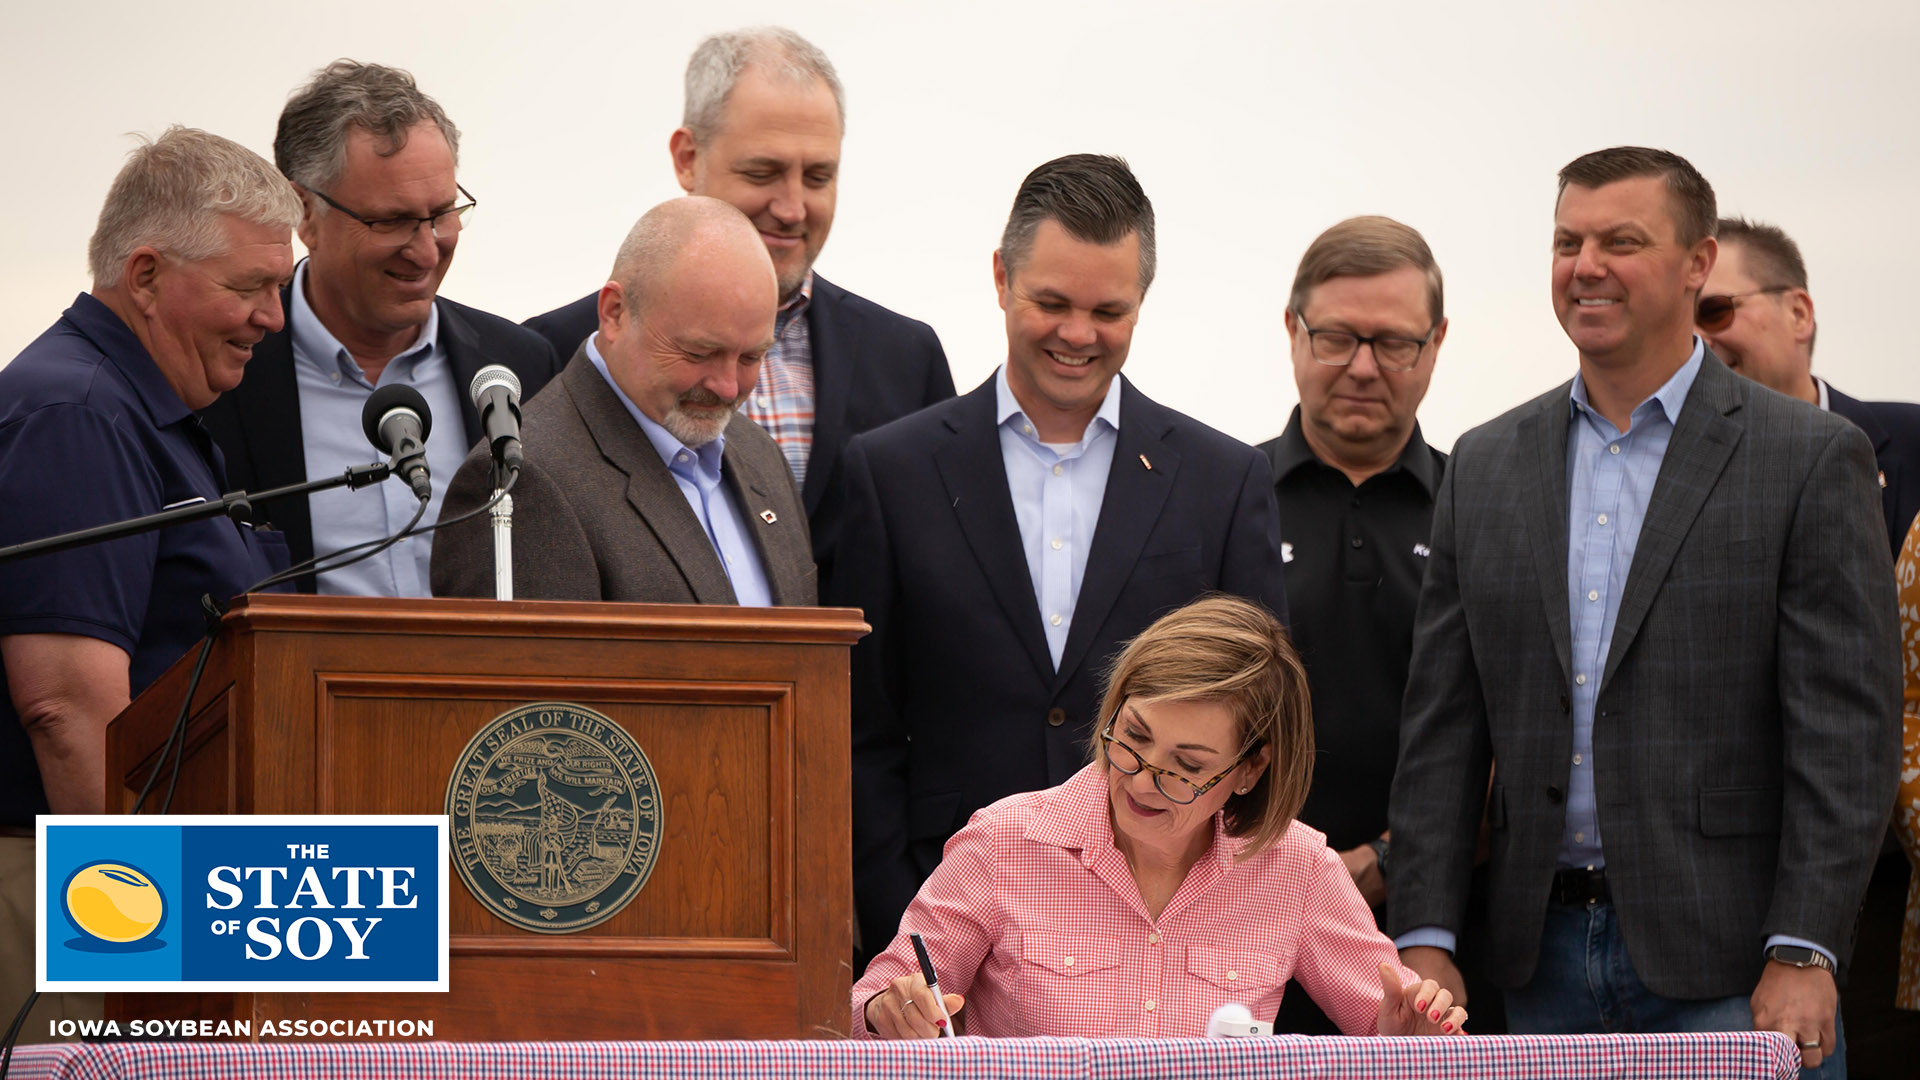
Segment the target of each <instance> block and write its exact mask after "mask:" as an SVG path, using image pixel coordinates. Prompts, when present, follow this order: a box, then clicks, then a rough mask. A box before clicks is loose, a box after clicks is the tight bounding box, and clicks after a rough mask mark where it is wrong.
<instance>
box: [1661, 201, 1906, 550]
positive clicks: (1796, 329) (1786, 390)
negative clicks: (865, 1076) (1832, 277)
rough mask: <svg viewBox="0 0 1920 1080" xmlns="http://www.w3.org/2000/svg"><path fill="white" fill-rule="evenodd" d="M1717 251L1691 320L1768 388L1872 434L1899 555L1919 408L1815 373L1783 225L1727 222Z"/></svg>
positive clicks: (1800, 278) (1797, 266)
mask: <svg viewBox="0 0 1920 1080" xmlns="http://www.w3.org/2000/svg"><path fill="white" fill-rule="evenodd" d="M1718 235H1719V239H1720V258H1719V261H1717V262H1715V263H1714V264H1713V274H1712V276H1711V277H1709V278H1707V287H1706V289H1705V290H1704V291H1702V292H1701V294H1700V303H1699V305H1698V309H1697V310H1696V311H1695V318H1694V324H1695V325H1696V326H1698V327H1699V329H1700V333H1701V334H1702V335H1703V336H1705V337H1706V339H1707V344H1709V345H1711V346H1712V347H1713V351H1714V354H1715V355H1716V356H1719V357H1720V358H1721V359H1722V360H1725V361H1726V362H1727V366H1728V367H1730V368H1732V369H1733V370H1735V371H1737V372H1739V373H1740V374H1742V375H1745V376H1746V377H1747V378H1749V379H1752V380H1753V381H1754V382H1757V383H1759V384H1760V385H1762V386H1765V387H1769V388H1771V389H1774V390H1778V391H1780V392H1781V393H1783V394H1785V395H1787V396H1788V397H1797V398H1799V399H1800V400H1802V401H1805V402H1807V403H1808V404H1811V405H1818V406H1819V407H1820V408H1822V409H1825V410H1827V411H1829V412H1835V413H1839V414H1840V415H1841V416H1844V417H1846V418H1847V419H1849V420H1851V421H1853V422H1854V424H1855V425H1856V426H1857V427H1859V428H1860V430H1862V431H1864V432H1866V433H1867V438H1869V439H1872V440H1873V454H1874V457H1875V458H1876V459H1877V463H1878V466H1879V482H1880V509H1881V511H1882V512H1883V513H1884V514H1885V515H1886V519H1887V541H1888V544H1889V545H1890V547H1891V549H1892V550H1893V551H1894V552H1895V553H1896V554H1897V553H1898V552H1899V550H1900V541H1901V540H1902V539H1903V538H1904V537H1905V536H1906V535H1907V526H1908V525H1910V524H1912V522H1913V516H1914V514H1916V513H1920V405H1914V404H1909V403H1908V402H1904V401H1856V400H1855V399H1853V398H1850V397H1848V396H1847V395H1845V394H1843V393H1841V392H1840V391H1838V390H1835V389H1834V388H1833V387H1832V386H1831V385H1829V384H1828V383H1827V381H1826V380H1825V379H1821V378H1819V377H1817V376H1815V375H1814V374H1813V339H1814V333H1815V330H1816V326H1815V322H1814V317H1813V294H1811V293H1809V292H1808V291H1807V264H1806V261H1805V260H1804V259H1802V258H1801V257H1800V245H1799V244H1796V243H1794V242H1793V238H1792V237H1790V236H1788V235H1787V234H1786V233H1785V232H1784V231H1783V230H1781V229H1780V228H1778V227H1777V226H1773V225H1766V224H1762V223H1760V222H1756V221H1748V220H1746V219H1745V218H1721V219H1720V232H1719V234H1718Z"/></svg>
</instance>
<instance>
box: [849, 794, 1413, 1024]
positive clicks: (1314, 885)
mask: <svg viewBox="0 0 1920 1080" xmlns="http://www.w3.org/2000/svg"><path fill="white" fill-rule="evenodd" d="M1244 847H1245V841H1243V840H1240V839H1238V838H1235V837H1232V836H1229V835H1227V833H1226V830H1225V825H1224V821H1223V819H1222V817H1221V815H1218V814H1216V815H1214V820H1213V844H1212V846H1211V847H1209V848H1208V850H1207V852H1206V854H1204V855H1202V856H1201V857H1200V861H1199V862H1197V863H1195V864H1194V866H1193V868H1192V869H1191V870H1189V871H1188V872H1187V878H1186V880H1185V881H1184V882H1182V883H1181V886H1180V889H1179V891H1178V892H1176V893H1175V894H1174V896H1173V899H1172V901H1171V902H1169V903H1168V904H1167V907H1166V910H1165V911H1163V912H1161V914H1160V918H1159V919H1158V920H1155V919H1153V918H1151V917H1149V916H1148V914H1147V910H1146V907H1145V906H1144V905H1143V904H1142V903H1141V900H1140V892H1139V888H1138V887H1137V886H1136V885H1135V883H1134V879H1133V874H1132V872H1131V871H1130V870H1129V869H1128V867H1127V861H1126V858H1125V856H1123V855H1122V854H1121V853H1120V850H1119V849H1118V848H1116V847H1115V846H1114V842H1113V826H1112V823H1111V819H1110V818H1109V817H1108V814H1107V783H1106V775H1105V773H1104V771H1103V769H1102V768H1101V766H1099V765H1097V764H1096V765H1089V766H1087V767H1086V768H1084V769H1082V770H1080V772H1078V773H1076V774H1075V775H1074V776H1073V778H1072V779H1070V780H1068V781H1067V782H1066V783H1064V784H1062V785H1060V786H1059V787H1056V788H1050V789H1048V790H1046V791H1036V792H1029V793H1026V794H1023V795H1014V796H1010V797H1008V798H1006V799H1002V800H1000V801H999V802H997V803H994V804H993V805H992V806H989V807H987V808H986V809H984V810H981V811H980V812H978V813H976V814H974V815H973V819H972V820H971V821H970V822H968V823H967V826H966V828H964V829H961V830H960V831H959V832H958V833H956V834H954V837H953V839H951V840H949V841H947V847H946V853H945V857H944V858H943V859H942V860H941V862H940V865H939V866H938V867H937V868H935V870H934V872H933V876H932V877H930V878H928V879H927V883H926V884H925V885H924V886H922V887H921V889H920V893H919V895H918V896H915V897H914V900H913V903H912V904H911V905H910V906H909V907H908V908H907V912H906V915H905V916H904V917H903V918H902V919H901V922H900V933H899V934H897V935H896V936H895V937H894V939H893V943H892V944H891V945H890V946H888V948H887V950H886V951H885V952H884V953H881V954H880V955H878V956H876V957H874V959H873V962H872V963H871V964H869V965H868V967H867V972H866V975H865V976H864V977H862V978H861V979H860V981H859V982H858V983H857V984H856V985H855V986H854V988H853V1025H852V1031H853V1032H854V1033H855V1035H856V1037H865V1036H867V1035H868V1032H867V1027H866V1005H867V999H869V998H871V997H872V996H873V995H874V994H877V993H879V992H880V991H881V990H883V989H885V988H886V986H887V985H888V984H889V983H891V982H892V981H893V980H894V979H896V978H898V977H900V976H901V975H907V974H912V973H914V972H917V971H918V970H919V964H918V962H917V961H916V960H915V958H914V953H913V944H912V942H911V941H910V940H909V939H908V938H907V933H908V932H909V931H919V932H920V934H921V935H922V936H924V937H925V938H926V942H927V951H928V952H929V953H930V954H931V956H932V958H933V963H934V970H935V972H936V973H937V974H938V975H939V977H940V988H941V989H942V990H944V991H950V992H953V993H957V994H962V995H964V996H965V997H966V999H967V1004H966V1009H965V1011H964V1014H963V1015H964V1016H965V1017H966V1030H967V1033H968V1034H969V1035H992V1036H1030V1035H1059V1036H1076V1035H1077V1036H1093V1037H1134V1038H1154V1037H1161V1036H1192V1037H1198V1036H1200V1035H1203V1034H1205V1032H1206V1027H1207V1018H1208V1017H1209V1016H1211V1015H1212V1013H1213V1010H1214V1009H1216V1008H1218V1007H1219V1006H1221V1005H1225V1004H1228V1003H1229V1002H1238V1003H1241V1004H1244V1005H1246V1006H1247V1007H1248V1008H1250V1009H1251V1010H1252V1011H1253V1015H1254V1016H1256V1017H1271V1016H1273V1015H1274V1012H1275V1011H1276V1010H1277V1009H1278V1008H1279V1006H1280V997H1281V994H1282V992H1283V991H1284V990H1285V988H1286V983H1287V980H1288V979H1289V978H1293V979H1298V980H1299V981H1300V984H1301V985H1302V986H1304V987H1306V989H1307V992H1308V994H1310V995H1311V996H1312V997H1313V999H1314V1000H1315V1001H1316V1002H1318V1003H1319V1004H1320V1007H1321V1008H1322V1009H1324V1010H1325V1011H1326V1013H1327V1015H1328V1016H1329V1017H1331V1018H1332V1019H1333V1020H1334V1022H1335V1023H1337V1024H1339V1025H1340V1030H1341V1031H1342V1032H1344V1033H1346V1034H1348V1035H1371V1034H1374V1033H1375V1028H1376V1024H1377V1020H1378V1016H1379V1012H1380V976H1379V973H1378V971H1377V970H1376V965H1377V964H1379V963H1381V962H1382V961H1387V962H1391V963H1393V964H1395V965H1396V966H1398V965H1399V958H1398V954H1397V953H1396V952H1395V951H1394V948H1393V943H1392V942H1390V941H1388V940H1387V939H1386V937H1385V936H1384V935H1382V934H1381V933H1380V932H1379V931H1378V930H1377V929H1375V928H1374V922H1373V914H1372V912H1370V911H1368V910H1367V905H1366V902H1365V901H1363V900H1362V899H1361V898H1360V893H1359V890H1357V889H1355V888H1354V885H1353V879H1352V878H1351V877H1350V876H1348V874H1347V871H1346V868H1345V867H1344V866H1343V865H1342V864H1341V862H1340V857H1339V856H1338V855H1335V854H1334V853H1333V852H1332V851H1331V850H1330V849H1328V847H1327V845H1326V838H1325V837H1324V836H1323V835H1321V834H1320V833H1318V832H1315V831H1314V830H1313V829H1310V828H1308V827H1307V826H1305V825H1301V824H1299V823H1298V822H1295V823H1294V824H1293V825H1292V826H1291V827H1290V828H1289V829H1288V830H1287V832H1286V835H1285V836H1283V837H1282V838H1281V839H1280V841H1279V842H1278V843H1276V844H1274V845H1273V846H1272V847H1270V848H1268V849H1266V850H1265V851H1262V852H1259V853H1258V854H1256V855H1254V856H1252V857H1251V858H1249V859H1246V860H1245V861H1236V860H1235V856H1236V855H1237V854H1238V853H1239V852H1240V851H1241V850H1242V849H1243V848H1244ZM1401 978H1402V981H1403V982H1405V981H1408V980H1411V979H1414V978H1416V976H1415V975H1414V974H1413V972H1411V971H1408V970H1405V969H1402V976H1401Z"/></svg>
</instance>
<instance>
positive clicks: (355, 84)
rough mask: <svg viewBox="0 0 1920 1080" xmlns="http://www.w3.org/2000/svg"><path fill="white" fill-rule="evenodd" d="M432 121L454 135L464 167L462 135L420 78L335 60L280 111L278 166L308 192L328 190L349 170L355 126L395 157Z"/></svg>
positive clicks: (450, 144)
mask: <svg viewBox="0 0 1920 1080" xmlns="http://www.w3.org/2000/svg"><path fill="white" fill-rule="evenodd" d="M426 121H431V122H432V123H433V124H434V126H436V127H438V128H439V129H440V134H442V135H444V136H446V139H447V148H448V149H449V150H452V151H453V162H454V164H455V165H458V164H459V163H460V129H459V128H457V127H454V126H453V121H451V120H449V119H447V114H446V112H445V111H444V110H442V109H441V108H440V103H439V102H437V101H435V100H433V99H432V98H430V97H428V96H427V95H426V94H423V93H421V92H420V87H419V86H418V85H416V84H415V83H414V81H413V76H412V75H409V74H408V73H406V72H404V71H402V70H400V69H399V68H390V67H386V66H384V65H381V64H363V63H361V62H359V61H358V60H345V59H342V60H335V61H334V62H333V63H331V64H328V65H327V66H326V67H323V68H321V69H320V70H319V71H316V72H314V74H313V78H312V80H311V81H309V82H308V83H307V85H305V86H303V87H301V88H300V89H298V90H295V91H294V92H293V96H292V97H289V98H288V99H287V107H286V108H284V109H282V110H280V126H279V128H278V130H276V131H275V132H274V136H273V162H274V164H276V165H278V166H280V171H281V172H283V173H286V174H287V179H289V180H291V181H293V182H294V183H296V184H299V185H300V186H301V187H303V188H306V189H307V190H308V191H325V190H326V189H328V188H330V187H332V186H333V185H334V184H336V183H338V182H339V181H340V174H341V173H343V172H345V171H346V168H347V137H348V136H349V135H351V134H352V133H353V129H354V128H365V129H366V130H367V131H368V132H370V133H371V134H372V135H373V137H374V143H375V151H376V152H377V153H379V154H380V155H381V156H382V157H390V156H392V155H394V154H397V153H399V152H400V151H401V149H402V148H404V147H405V146H406V145H407V135H408V133H410V132H411V131H412V130H413V129H414V128H415V127H416V126H418V125H419V124H421V123H422V122H426ZM316 211H317V212H319V213H325V212H326V207H325V205H324V204H317V205H316Z"/></svg>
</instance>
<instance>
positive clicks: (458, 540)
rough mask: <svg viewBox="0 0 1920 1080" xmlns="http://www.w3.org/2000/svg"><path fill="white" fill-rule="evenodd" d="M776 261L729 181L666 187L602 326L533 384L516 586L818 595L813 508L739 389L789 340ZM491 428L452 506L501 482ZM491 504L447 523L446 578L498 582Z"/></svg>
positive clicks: (462, 505) (453, 592) (533, 590)
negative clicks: (734, 201) (776, 329)
mask: <svg viewBox="0 0 1920 1080" xmlns="http://www.w3.org/2000/svg"><path fill="white" fill-rule="evenodd" d="M776 303H777V290H776V286H775V280H774V273H773V263H772V261H771V260H770V259H769V258H768V256H767V249H766V246H765V245H764V244H762V243H761V241H760V237H759V234H758V233H757V232H755V231H754V228H753V225H752V223H751V222H749V221H748V220H747V218H746V216H745V215H743V214H741V213H740V211H738V210H736V209H734V208H733V207H732V206H730V205H728V204H727V203H724V202H721V201H720V200H718V199H707V198H698V197H694V198H685V199H674V200H672V201H670V202H666V203H662V204H661V205H659V206H657V207H654V208H653V209H652V210H650V211H648V212H647V214H646V215H645V216H644V217H642V218H641V219H640V221H639V222H638V223H637V224H635V225H634V227H633V230H632V232H630V233H629V234H628V235H627V239H626V242H625V243H623V244H622V245H621V247H620V254H619V257H618V258H617V259H616V260H615V263H614V268H613V274H612V280H610V281H608V282H607V284H606V285H605V286H603V287H602V288H601V290H600V330H599V332H598V333H597V334H594V335H592V336H591V337H589V338H588V339H587V340H586V341H584V342H582V343H581V345H580V348H579V350H578V351H577V352H576V353H575V354H574V356H573V359H572V361H571V362H569V363H568V365H567V367H566V368H565V369H564V370H563V371H562V372H561V373H560V375H559V377H557V378H556V379H554V380H553V382H552V383H550V384H548V386H547V388H546V389H545V390H544V391H542V392H541V393H540V394H539V395H537V396H536V397H535V398H534V399H533V400H532V401H530V402H528V403H527V405H526V407H525V409H524V412H523V417H522V422H521V432H520V437H521V442H522V444H523V447H524V450H525V454H526V464H525V465H524V466H523V467H522V468H521V471H520V478H519V481H518V483H516V484H515V486H514V488H513V503H514V507H513V575H514V594H515V596H516V597H520V598H525V599H530V600H645V601H656V602H664V603H689V604H691V603H700V604H742V605H768V604H812V603H814V602H815V599H816V597H815V593H816V583H815V573H814V565H813V554H812V547H811V544H810V542H809V539H808V535H807V514H806V510H805V509H804V508H803V507H802V506H801V503H800V495H799V492H798V491H796V490H795V488H794V485H793V474H792V473H791V472H790V471H788V469H787V464H786V459H785V458H783V457H782V456H781V454H780V448H779V447H778V446H776V445H775V444H774V441H773V439H772V438H771V437H770V436H768V435H767V433H766V432H765V431H763V430H761V428H760V426H759V425H758V424H755V423H754V422H753V421H751V420H749V419H747V418H746V417H745V416H744V415H742V414H741V413H740V412H739V410H738V409H737V408H736V406H737V405H738V404H739V402H740V401H741V399H742V398H744V397H745V396H746V395H747V394H749V393H752V391H753V384H754V380H755V378H756V377H757V375H758V374H759V366H760V359H761V357H762V355H763V354H764V353H765V352H766V350H767V349H768V347H769V346H771V344H772V342H773V326H774V309H775V306H776ZM492 471H493V470H492V458H491V454H490V451H489V448H488V445H487V443H486V442H484V441H483V442H481V443H480V445H479V446H477V447H475V448H474V450H473V452H472V453H471V454H469V455H468V457H467V460H466V462H465V463H464V464H462V465H461V467H460V471H459V472H458V473H457V474H455V476H454V479H453V484H452V485H451V486H450V487H449V488H448V490H447V498H446V505H445V508H444V509H443V510H442V511H441V519H442V520H446V519H448V518H451V517H453V516H454V515H456V514H460V513H464V512H465V511H468V510H471V509H473V508H475V507H478V506H481V505H483V504H484V503H485V502H486V501H487V499H488V498H489V496H490V494H491V490H492ZM493 591H494V589H493V538H492V531H491V527H490V522H489V520H488V517H487V515H485V514H481V515H477V516H476V517H474V518H472V519H470V520H468V521H465V522H462V523H461V524H458V525H454V526H450V527H447V528H443V529H441V530H440V531H439V533H438V534H436V537H435V540H434V545H433V592H434V595H435V596H492V595H493Z"/></svg>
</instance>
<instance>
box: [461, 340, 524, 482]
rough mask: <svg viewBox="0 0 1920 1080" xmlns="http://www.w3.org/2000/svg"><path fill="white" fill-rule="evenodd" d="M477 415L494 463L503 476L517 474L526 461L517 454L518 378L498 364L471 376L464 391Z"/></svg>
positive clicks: (519, 453) (518, 447) (518, 451)
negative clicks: (469, 383) (504, 474)
mask: <svg viewBox="0 0 1920 1080" xmlns="http://www.w3.org/2000/svg"><path fill="white" fill-rule="evenodd" d="M467 395H468V396H469V397H471V398H473V407H474V408H475V409H477V410H479V412H480V424H481V426H482V427H484V428H485V429H486V432H487V435H486V438H487V442H488V444H489V445H491V446H492V447H493V460H494V463H495V464H497V465H499V466H500V468H501V471H502V472H519V471H520V465H521V463H522V462H524V461H525V460H526V458H525V456H524V455H523V454H522V453H521V450H520V377H519V376H517V375H515V374H514V373H513V372H511V371H509V370H507V368H506V367H505V366H503V365H500V364H488V365H487V366H486V367H483V368H481V369H480V370H479V371H477V372H475V373H474V376H473V383H472V384H471V385H470V386H468V388H467Z"/></svg>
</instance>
